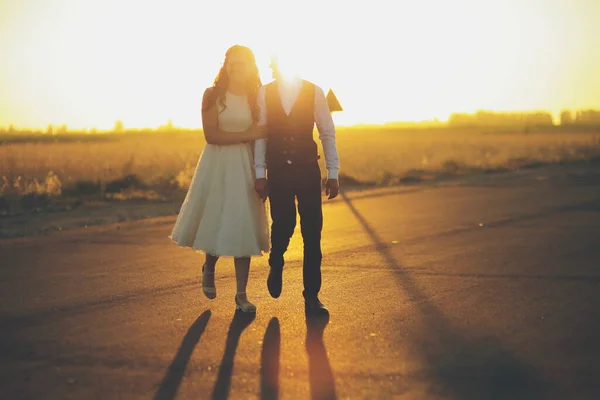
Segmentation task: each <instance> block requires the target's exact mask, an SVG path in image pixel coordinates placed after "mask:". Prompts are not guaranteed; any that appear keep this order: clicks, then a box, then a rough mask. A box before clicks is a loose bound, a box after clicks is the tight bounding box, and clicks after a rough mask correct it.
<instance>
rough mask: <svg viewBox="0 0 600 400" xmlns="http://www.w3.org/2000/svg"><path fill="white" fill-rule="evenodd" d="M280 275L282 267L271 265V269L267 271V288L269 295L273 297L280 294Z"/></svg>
mask: <svg viewBox="0 0 600 400" xmlns="http://www.w3.org/2000/svg"><path fill="white" fill-rule="evenodd" d="M282 275H283V269H281V268H273V267H271V270H270V271H269V277H268V278H267V288H268V289H269V293H270V294H271V297H273V298H274V299H276V298H278V297H279V296H280V295H281V286H282V282H281V281H282V278H283V276H282Z"/></svg>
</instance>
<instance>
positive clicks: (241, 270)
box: [234, 257, 256, 312]
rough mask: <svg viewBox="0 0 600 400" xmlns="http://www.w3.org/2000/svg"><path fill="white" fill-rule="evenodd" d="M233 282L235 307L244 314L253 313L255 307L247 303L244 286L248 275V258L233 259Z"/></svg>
mask: <svg viewBox="0 0 600 400" xmlns="http://www.w3.org/2000/svg"><path fill="white" fill-rule="evenodd" d="M234 263H235V281H236V284H237V293H236V295H235V303H236V306H237V307H238V308H239V309H241V310H242V311H244V312H255V311H256V306H254V304H252V303H250V302H249V301H248V296H247V295H246V286H247V285H248V273H249V272H250V257H242V258H235V260H234Z"/></svg>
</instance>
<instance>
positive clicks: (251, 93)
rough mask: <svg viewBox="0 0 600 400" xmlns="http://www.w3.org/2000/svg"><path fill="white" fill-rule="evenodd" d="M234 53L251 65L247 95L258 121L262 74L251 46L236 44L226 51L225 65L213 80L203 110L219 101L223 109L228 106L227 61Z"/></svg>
mask: <svg viewBox="0 0 600 400" xmlns="http://www.w3.org/2000/svg"><path fill="white" fill-rule="evenodd" d="M233 54H240V55H241V56H242V57H243V58H244V59H245V60H246V61H247V62H248V64H249V65H250V73H249V76H248V80H247V81H246V96H248V103H249V104H250V109H251V110H252V118H253V119H254V120H255V121H257V120H258V105H257V93H258V88H260V87H261V86H262V82H261V80H260V74H259V72H258V67H257V66H256V58H255V57H254V53H253V52H252V50H250V48H248V47H246V46H240V45H235V46H232V47H230V48H229V49H228V50H227V52H226V53H225V61H224V62H223V66H222V67H221V70H220V71H219V73H218V74H217V77H216V78H215V80H214V82H213V87H212V90H211V91H210V96H209V98H208V100H207V102H206V103H205V106H204V108H203V110H202V111H206V110H209V109H210V108H212V107H213V106H215V105H216V104H217V102H219V104H221V105H222V106H223V109H225V108H226V107H227V105H226V104H225V92H227V86H228V85H229V76H228V75H227V63H228V62H229V57H230V56H231V55H233Z"/></svg>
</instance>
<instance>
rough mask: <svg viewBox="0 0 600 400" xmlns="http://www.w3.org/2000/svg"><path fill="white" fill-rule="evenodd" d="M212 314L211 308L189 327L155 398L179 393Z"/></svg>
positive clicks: (167, 398)
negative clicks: (195, 349)
mask: <svg viewBox="0 0 600 400" xmlns="http://www.w3.org/2000/svg"><path fill="white" fill-rule="evenodd" d="M210 315H211V313H210V310H206V311H204V312H203V313H202V315H200V317H198V319H197V320H196V321H195V322H194V323H193V324H192V326H190V328H189V329H188V331H187V333H186V335H185V336H184V338H183V340H182V342H181V346H180V347H179V350H178V351H177V354H175V357H174V358H173V361H172V362H171V365H170V366H169V369H168V370H167V373H166V375H165V377H164V379H163V381H162V383H161V384H160V387H159V388H158V391H157V392H156V395H155V396H154V399H155V400H172V399H174V398H175V396H176V395H177V391H178V390H179V385H181V380H182V379H183V376H184V374H185V369H186V367H187V364H188V362H189V361H190V357H191V356H192V353H193V351H194V347H196V344H197V343H198V341H199V340H200V337H201V336H202V334H203V333H204V330H205V329H206V325H207V324H208V320H209V319H210Z"/></svg>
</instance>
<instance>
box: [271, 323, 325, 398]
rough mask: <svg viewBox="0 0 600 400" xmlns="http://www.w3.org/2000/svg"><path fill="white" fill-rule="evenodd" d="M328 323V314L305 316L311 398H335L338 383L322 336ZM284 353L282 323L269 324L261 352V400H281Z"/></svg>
mask: <svg viewBox="0 0 600 400" xmlns="http://www.w3.org/2000/svg"><path fill="white" fill-rule="evenodd" d="M328 323H329V315H312V314H306V341H305V347H306V353H307V355H308V379H309V385H310V394H311V399H313V400H333V399H336V391H335V380H334V377H333V371H332V369H331V364H330V363H329V357H328V356H327V350H326V349H325V343H324V342H323V333H324V332H325V328H326V326H327V324H328ZM280 354H281V332H280V326H279V320H278V319H277V318H276V317H274V318H272V319H271V321H269V325H268V326H267V330H266V332H265V336H264V339H263V347H262V351H261V369H260V389H261V390H260V398H261V399H262V400H277V399H278V398H279V364H280V361H279V360H280Z"/></svg>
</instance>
